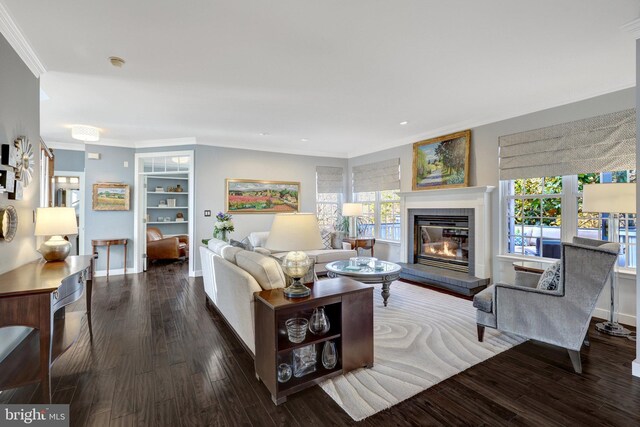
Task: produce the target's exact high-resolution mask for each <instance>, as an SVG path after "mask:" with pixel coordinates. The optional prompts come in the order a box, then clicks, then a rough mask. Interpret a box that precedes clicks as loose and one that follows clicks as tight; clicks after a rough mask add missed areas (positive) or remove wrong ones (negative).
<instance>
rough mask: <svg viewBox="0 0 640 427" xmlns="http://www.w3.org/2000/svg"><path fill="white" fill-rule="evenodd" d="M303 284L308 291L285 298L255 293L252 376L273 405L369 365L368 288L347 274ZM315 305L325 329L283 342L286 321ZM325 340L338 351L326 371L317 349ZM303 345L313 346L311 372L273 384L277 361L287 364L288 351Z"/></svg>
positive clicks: (273, 293)
mask: <svg viewBox="0 0 640 427" xmlns="http://www.w3.org/2000/svg"><path fill="white" fill-rule="evenodd" d="M309 287H310V288H311V295H310V296H308V297H304V298H297V299H293V298H287V297H285V296H284V294H283V292H282V289H272V290H268V291H262V292H258V293H256V294H255V301H256V303H255V314H256V315H255V331H256V357H255V369H256V376H257V377H258V379H259V380H261V381H262V382H263V383H264V385H265V386H266V387H267V389H269V392H270V393H271V399H272V400H273V402H274V403H275V404H276V405H279V404H281V403H283V402H286V400H287V396H288V395H290V394H292V393H296V392H298V391H300V390H303V389H305V388H307V387H311V386H312V385H314V384H318V383H320V382H322V381H324V380H326V379H327V378H331V377H333V376H336V375H340V374H344V373H347V372H349V371H353V370H354V369H358V368H362V367H371V366H373V287H372V286H369V285H365V284H362V283H360V282H356V281H355V280H353V279H349V278H348V277H339V278H335V279H329V280H322V281H320V282H316V283H315V284H314V285H311V286H309ZM319 306H324V307H325V312H326V314H327V317H328V318H329V323H330V327H331V328H330V330H329V332H327V333H326V334H325V335H313V334H312V333H311V332H309V331H307V334H306V338H305V340H304V341H303V342H301V343H292V342H291V341H289V339H288V336H287V332H286V329H287V328H286V326H285V322H286V321H287V319H291V318H294V317H304V318H307V319H309V318H310V317H311V315H312V313H313V309H314V308H316V307H319ZM326 341H333V342H334V343H335V344H336V348H337V349H338V363H337V364H336V366H335V367H334V368H332V369H326V368H325V367H324V366H323V365H322V360H321V359H322V347H323V345H324V343H325V342H326ZM309 345H315V346H316V355H317V356H316V370H315V372H311V373H309V374H306V375H304V376H302V377H299V378H296V377H295V376H292V377H291V379H290V380H288V381H287V382H285V383H280V382H278V379H277V371H278V365H279V364H281V363H288V364H290V365H293V364H292V363H291V358H292V353H293V350H295V349H299V348H302V347H306V346H309ZM292 369H293V366H292Z"/></svg>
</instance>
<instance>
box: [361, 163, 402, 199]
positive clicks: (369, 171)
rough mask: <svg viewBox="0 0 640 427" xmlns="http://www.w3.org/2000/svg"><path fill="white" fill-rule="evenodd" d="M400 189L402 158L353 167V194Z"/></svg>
mask: <svg viewBox="0 0 640 427" xmlns="http://www.w3.org/2000/svg"><path fill="white" fill-rule="evenodd" d="M399 189H400V158H399V157H398V158H395V159H389V160H384V161H382V162H376V163H369V164H368V165H361V166H354V167H353V192H354V193H362V192H366V191H384V190H399Z"/></svg>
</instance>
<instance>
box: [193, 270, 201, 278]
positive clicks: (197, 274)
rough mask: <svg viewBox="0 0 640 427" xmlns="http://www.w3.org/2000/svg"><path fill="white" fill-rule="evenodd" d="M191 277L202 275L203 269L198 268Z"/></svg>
mask: <svg viewBox="0 0 640 427" xmlns="http://www.w3.org/2000/svg"><path fill="white" fill-rule="evenodd" d="M191 277H202V270H196V271H194V272H193V276H191Z"/></svg>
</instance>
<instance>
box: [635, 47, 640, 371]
mask: <svg viewBox="0 0 640 427" xmlns="http://www.w3.org/2000/svg"><path fill="white" fill-rule="evenodd" d="M638 85H640V40H636V88H637V87H638ZM636 126H637V130H636V135H637V136H636V170H640V156H638V155H637V153H640V91H636ZM639 186H640V181H638V182H636V193H637V194H640V191H638V187H639ZM636 212H640V197H637V196H636ZM636 254H637V256H638V260H636V265H639V264H640V252H636ZM637 310H640V276H638V275H637V274H636V327H637V329H636V331H640V316H638V313H637ZM634 364H635V365H634V373H635V375H637V376H640V341H637V342H636V360H635V362H634Z"/></svg>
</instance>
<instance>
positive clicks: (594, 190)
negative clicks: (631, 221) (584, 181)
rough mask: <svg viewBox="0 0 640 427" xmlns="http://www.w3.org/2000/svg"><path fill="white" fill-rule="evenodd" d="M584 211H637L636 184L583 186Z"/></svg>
mask: <svg viewBox="0 0 640 427" xmlns="http://www.w3.org/2000/svg"><path fill="white" fill-rule="evenodd" d="M582 211H583V212H605V213H635V211H636V184H635V183H634V184H622V183H611V184H590V185H585V186H584V187H583V188H582Z"/></svg>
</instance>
